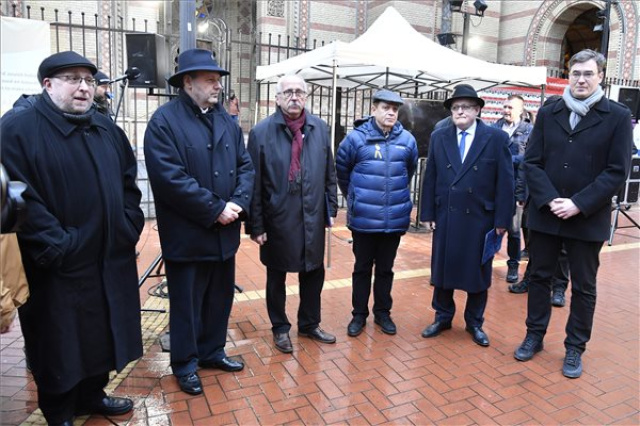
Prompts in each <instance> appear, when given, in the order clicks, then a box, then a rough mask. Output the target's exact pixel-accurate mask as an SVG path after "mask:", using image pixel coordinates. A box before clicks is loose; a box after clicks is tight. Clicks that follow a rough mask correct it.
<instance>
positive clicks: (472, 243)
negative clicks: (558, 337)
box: [420, 84, 514, 346]
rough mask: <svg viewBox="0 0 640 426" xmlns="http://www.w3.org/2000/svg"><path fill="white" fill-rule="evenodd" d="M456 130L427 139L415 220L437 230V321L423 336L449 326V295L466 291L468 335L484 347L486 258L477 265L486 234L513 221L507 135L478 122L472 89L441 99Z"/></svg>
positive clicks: (433, 265) (476, 100)
mask: <svg viewBox="0 0 640 426" xmlns="http://www.w3.org/2000/svg"><path fill="white" fill-rule="evenodd" d="M444 106H445V108H449V109H451V116H452V120H453V123H454V125H455V126H449V127H444V128H442V129H440V130H437V131H435V132H434V133H433V134H432V135H431V143H430V145H429V157H428V159H427V168H426V171H425V177H424V181H423V188H422V211H421V215H420V221H422V222H429V226H430V227H431V228H432V229H434V234H433V248H432V255H431V279H432V282H433V284H434V289H433V300H432V306H433V309H434V310H435V311H436V317H435V322H434V323H433V324H431V325H430V326H428V327H427V328H425V330H424V331H423V332H422V337H425V338H429V337H434V336H437V335H439V334H440V333H441V332H442V331H443V330H447V329H450V328H451V320H452V319H453V316H454V314H455V303H454V300H453V292H454V290H456V289H457V290H464V291H466V292H467V304H466V308H465V312H464V319H465V322H466V330H467V331H468V332H469V333H470V334H471V335H472V337H473V341H474V342H475V343H477V344H478V345H480V346H488V345H489V338H488V337H487V334H486V333H485V332H484V331H483V330H482V324H483V322H484V311H485V307H486V304H487V295H488V289H489V287H490V286H491V269H492V266H491V260H489V261H488V262H486V263H484V264H482V257H483V249H484V243H485V234H487V232H489V231H492V230H495V232H496V233H498V234H503V233H504V232H505V231H506V228H507V227H508V226H509V225H510V224H511V219H512V216H513V204H514V203H513V166H512V164H511V154H510V153H509V148H508V146H507V145H508V135H507V134H506V133H505V132H503V131H502V130H499V129H494V128H492V127H489V126H487V125H485V124H484V123H482V121H481V120H479V119H477V116H478V114H479V113H480V110H481V108H482V107H483V106H484V101H483V100H482V99H481V98H479V97H478V95H477V94H476V91H475V90H474V89H473V87H471V86H469V85H467V84H460V85H458V86H456V88H455V90H454V92H453V94H452V95H451V97H450V98H449V99H447V100H446V101H445V102H444Z"/></svg>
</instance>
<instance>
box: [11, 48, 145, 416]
mask: <svg viewBox="0 0 640 426" xmlns="http://www.w3.org/2000/svg"><path fill="white" fill-rule="evenodd" d="M96 71H97V70H96V67H95V65H93V64H92V63H91V62H90V61H89V60H87V59H86V58H84V57H82V56H80V55H79V54H77V53H75V52H60V53H56V54H54V55H51V56H49V57H48V58H46V59H45V60H44V61H43V62H42V63H41V65H40V67H39V75H40V76H41V79H42V83H43V87H44V90H43V92H42V96H41V97H40V98H39V99H38V100H37V101H36V103H35V105H34V106H33V107H31V108H26V109H24V110H22V111H18V112H15V113H13V114H11V115H10V116H9V117H6V118H5V117H3V119H2V161H3V164H4V165H5V167H6V168H7V172H8V173H9V175H10V176H11V177H12V178H13V179H15V180H20V181H22V182H24V183H26V184H27V190H26V192H25V194H24V198H25V201H26V203H27V218H26V220H25V222H24V223H23V225H22V227H21V229H20V230H19V232H18V240H19V244H20V250H21V253H22V260H23V264H24V268H25V272H26V275H27V281H28V283H29V287H30V293H31V295H30V297H29V299H28V300H27V302H26V303H25V304H24V305H23V306H22V307H20V309H19V316H20V323H21V326H22V332H23V335H24V340H25V349H26V353H27V356H28V360H29V364H30V366H31V371H32V373H33V377H34V379H35V382H36V385H37V388H38V405H39V407H40V409H41V410H42V412H43V414H44V416H45V418H46V419H47V422H48V423H49V424H62V425H71V424H72V422H73V417H74V415H83V414H89V413H91V414H93V413H100V414H106V415H117V414H124V413H126V412H128V411H130V410H131V409H132V408H133V403H132V401H131V400H130V399H128V398H118V397H107V396H106V395H105V393H104V390H103V388H104V387H105V386H106V385H107V383H108V381H109V372H110V371H111V370H118V371H120V370H122V369H123V368H124V367H125V366H126V365H127V363H129V362H130V361H133V360H135V359H137V358H139V357H140V356H141V355H142V335H141V328H140V296H139V293H138V280H137V269H136V256H135V245H136V243H137V241H138V238H139V236H140V232H141V231H142V228H143V226H144V216H143V214H142V211H141V210H140V207H139V205H140V198H141V194H140V191H139V190H138V188H137V186H136V184H135V178H136V160H135V157H134V155H133V151H132V149H131V145H130V144H129V141H128V140H127V137H126V136H125V134H124V132H123V131H122V130H121V129H119V128H118V127H117V126H116V125H115V124H113V122H112V121H111V120H109V119H108V118H106V117H104V116H102V115H101V114H96V113H95V109H93V108H91V105H92V102H93V91H94V88H95V80H94V78H93V74H95V72H96Z"/></svg>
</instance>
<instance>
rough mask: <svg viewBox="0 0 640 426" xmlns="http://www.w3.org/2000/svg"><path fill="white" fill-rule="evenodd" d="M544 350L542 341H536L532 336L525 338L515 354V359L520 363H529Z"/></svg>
mask: <svg viewBox="0 0 640 426" xmlns="http://www.w3.org/2000/svg"><path fill="white" fill-rule="evenodd" d="M543 348H544V345H543V344H542V341H541V340H537V339H534V338H533V337H531V336H527V337H525V338H524V342H522V344H521V345H520V346H519V347H518V349H516V351H515V352H514V353H513V357H514V358H515V359H517V360H518V361H529V360H530V359H531V358H533V356H534V355H535V354H537V353H538V352H540V351H541V350H542V349H543Z"/></svg>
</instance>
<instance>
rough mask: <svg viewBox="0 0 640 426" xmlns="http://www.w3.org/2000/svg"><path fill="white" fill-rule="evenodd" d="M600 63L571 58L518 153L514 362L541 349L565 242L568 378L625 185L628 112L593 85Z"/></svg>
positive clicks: (577, 361)
mask: <svg viewBox="0 0 640 426" xmlns="http://www.w3.org/2000/svg"><path fill="white" fill-rule="evenodd" d="M605 62H606V60H605V58H604V56H603V55H602V54H601V53H598V52H595V51H593V50H589V49H586V50H582V51H580V52H578V53H576V54H575V55H574V56H573V57H572V58H571V59H570V61H569V86H567V87H566V88H565V91H564V93H563V96H562V99H560V100H557V101H556V102H552V103H550V104H549V105H547V106H544V107H543V108H541V109H540V111H539V112H538V118H537V120H536V124H535V126H534V129H533V132H532V133H531V138H530V139H529V146H528V148H527V152H526V153H525V163H524V165H525V177H526V180H527V186H528V188H529V194H530V196H531V201H530V206H529V218H528V224H527V225H528V227H529V256H530V260H529V262H530V263H531V275H530V278H529V295H528V304H527V320H526V325H527V334H526V336H525V339H524V341H523V342H522V344H521V345H520V346H519V347H518V348H517V349H516V351H515V352H514V357H515V358H516V359H517V360H519V361H528V360H530V359H531V358H532V357H533V356H534V354H535V353H537V352H539V351H541V350H542V349H543V339H544V336H545V333H546V331H547V326H548V324H549V320H550V318H551V305H550V304H549V293H550V291H551V278H552V276H553V273H554V271H555V268H556V264H557V260H558V255H559V253H560V251H561V250H562V247H563V245H564V248H565V250H566V251H567V256H568V258H569V269H570V271H571V306H570V313H569V319H568V321H567V326H566V334H567V336H566V338H565V341H564V346H565V350H566V353H565V358H564V363H563V366H562V373H563V374H564V375H565V376H566V377H569V378H577V377H580V375H581V374H582V354H583V353H584V351H585V350H586V344H587V342H588V341H589V339H590V338H591V330H592V327H593V315H594V312H595V306H596V274H597V272H598V266H599V264H600V260H599V255H600V249H601V248H602V244H603V242H604V241H606V240H607V239H608V238H609V232H610V220H611V199H612V197H613V196H614V195H615V194H616V192H617V191H618V190H619V189H620V188H621V187H622V185H623V184H624V182H625V180H626V178H627V174H628V171H629V166H630V159H631V144H632V138H633V136H632V128H631V112H630V111H629V109H628V108H626V107H625V106H623V105H621V104H618V103H617V102H614V101H610V100H609V99H607V98H606V97H605V95H604V91H603V90H602V88H601V87H600V83H601V82H602V79H603V78H604V73H603V69H604V66H605Z"/></svg>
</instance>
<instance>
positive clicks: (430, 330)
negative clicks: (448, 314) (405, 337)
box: [422, 321, 451, 339]
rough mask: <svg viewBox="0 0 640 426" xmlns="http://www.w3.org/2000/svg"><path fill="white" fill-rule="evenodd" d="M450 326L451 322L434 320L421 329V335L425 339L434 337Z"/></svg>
mask: <svg viewBox="0 0 640 426" xmlns="http://www.w3.org/2000/svg"><path fill="white" fill-rule="evenodd" d="M450 328H451V322H440V321H436V322H434V323H433V324H431V325H430V326H428V327H427V328H425V329H424V330H423V331H422V337H424V338H425V339H428V338H429V337H436V336H437V335H438V334H440V333H442V332H443V331H444V330H449V329H450Z"/></svg>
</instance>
